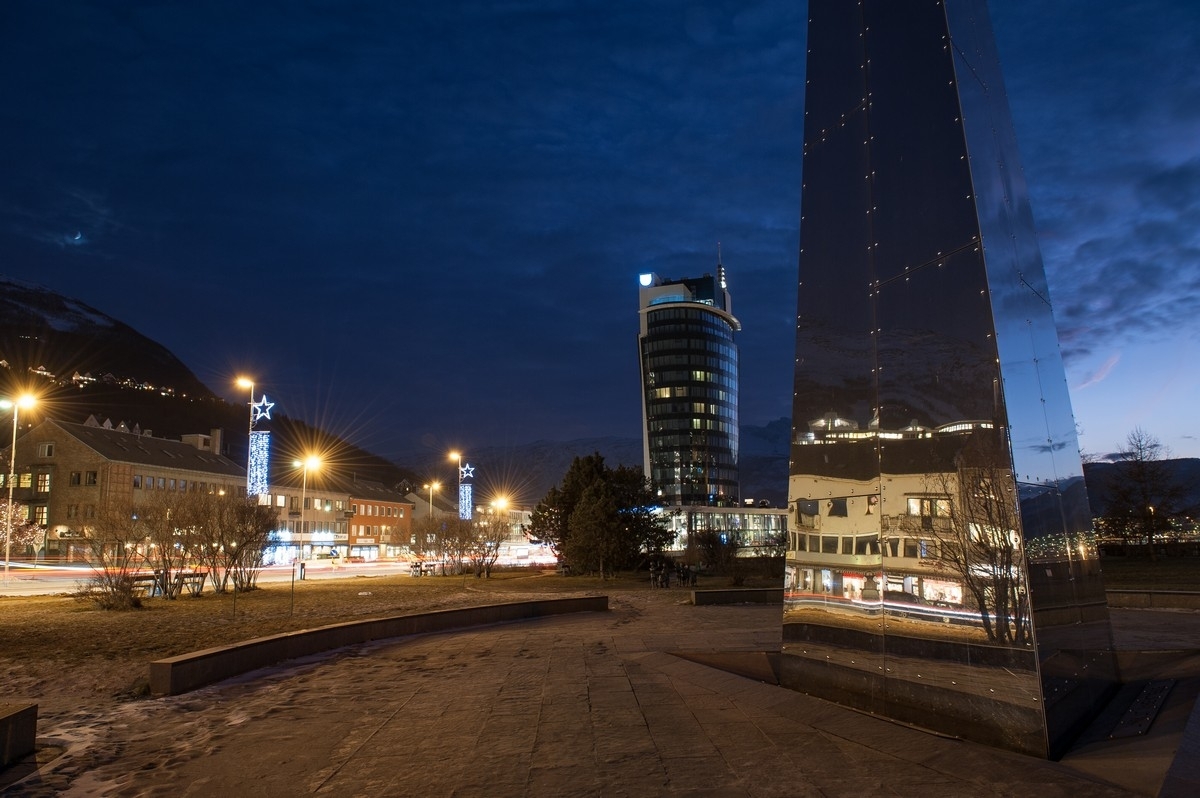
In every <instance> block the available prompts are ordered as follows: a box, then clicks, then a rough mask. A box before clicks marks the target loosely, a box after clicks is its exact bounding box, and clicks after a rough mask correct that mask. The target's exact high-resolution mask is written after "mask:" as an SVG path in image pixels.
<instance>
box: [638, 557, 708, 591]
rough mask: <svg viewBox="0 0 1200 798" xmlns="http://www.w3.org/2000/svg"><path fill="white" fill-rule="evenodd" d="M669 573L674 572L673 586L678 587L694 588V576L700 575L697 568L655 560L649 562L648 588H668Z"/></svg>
mask: <svg viewBox="0 0 1200 798" xmlns="http://www.w3.org/2000/svg"><path fill="white" fill-rule="evenodd" d="M671 571H674V572H675V584H677V585H679V586H680V587H695V586H696V576H697V575H698V574H699V573H700V568H699V566H697V565H695V564H692V565H688V564H686V563H682V562H672V561H670V560H667V559H656V560H651V561H650V587H664V588H665V587H670V586H671Z"/></svg>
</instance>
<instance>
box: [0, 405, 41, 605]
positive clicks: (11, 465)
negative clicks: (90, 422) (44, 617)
mask: <svg viewBox="0 0 1200 798" xmlns="http://www.w3.org/2000/svg"><path fill="white" fill-rule="evenodd" d="M35 404H37V399H36V398H34V397H33V396H31V395H30V394H24V395H23V396H19V397H17V398H16V399H3V400H0V408H4V409H6V410H7V409H8V408H10V407H11V408H12V414H13V431H12V449H10V450H9V452H8V479H6V480H5V482H7V483H8V505H7V506H5V508H4V584H6V585H7V584H8V562H9V557H10V555H11V554H12V518H13V483H14V482H15V481H16V479H17V416H18V415H19V411H20V409H21V408H22V407H24V408H30V407H33V406H34V405H35ZM47 545H49V544H47Z"/></svg>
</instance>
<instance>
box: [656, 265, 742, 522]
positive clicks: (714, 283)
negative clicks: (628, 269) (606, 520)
mask: <svg viewBox="0 0 1200 798" xmlns="http://www.w3.org/2000/svg"><path fill="white" fill-rule="evenodd" d="M639 283H640V285H641V287H640V289H639V291H638V305H639V315H640V317H641V332H640V334H639V335H638V345H639V349H640V351H641V363H642V419H643V426H642V434H643V439H642V440H643V444H642V446H643V451H644V456H645V471H646V475H647V476H648V477H649V478H650V479H651V481H652V483H653V485H654V487H655V488H656V489H657V490H658V491H659V495H660V497H661V499H662V502H663V504H664V505H675V506H678V505H692V506H695V505H699V506H704V505H708V506H724V505H728V504H731V503H734V502H736V501H737V499H738V352H737V345H736V344H735V343H734V340H733V334H734V333H735V332H737V331H738V330H739V329H741V325H739V324H738V320H737V319H736V318H734V316H733V313H732V310H731V306H730V301H729V291H728V288H727V286H726V284H725V267H724V266H722V265H721V264H720V263H719V262H718V264H717V274H716V276H713V275H711V274H705V275H704V276H703V277H695V278H685V279H682V280H663V279H660V278H659V277H658V275H655V274H643V275H641V276H640V278H639Z"/></svg>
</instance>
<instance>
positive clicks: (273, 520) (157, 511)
mask: <svg viewBox="0 0 1200 798" xmlns="http://www.w3.org/2000/svg"><path fill="white" fill-rule="evenodd" d="M278 525H279V512H278V510H277V509H276V508H274V507H269V506H262V505H259V504H258V503H257V502H255V501H253V500H247V499H241V498H236V497H233V496H222V495H218V494H210V493H201V492H198V491H197V492H187V493H174V492H167V491H158V492H156V493H154V494H153V495H152V498H150V499H149V500H148V501H145V502H141V503H138V504H136V505H135V504H133V503H132V502H131V501H126V502H114V503H112V504H110V505H109V506H108V507H106V508H105V509H104V511H103V512H101V513H100V516H99V517H98V518H97V519H96V521H95V523H94V524H92V525H91V529H90V530H89V535H88V544H89V548H90V553H91V564H92V566H93V571H94V574H95V575H94V576H93V578H92V580H91V583H90V584H89V586H88V588H87V590H86V591H85V592H86V594H87V595H88V596H89V597H90V598H93V599H94V600H96V602H97V603H99V604H100V605H101V606H103V607H106V608H122V607H128V606H135V605H136V604H137V597H136V596H135V595H134V589H133V588H134V583H133V576H134V574H135V573H137V572H139V571H143V570H146V569H151V570H153V571H156V572H157V573H158V578H159V580H160V584H161V585H163V586H166V585H170V584H171V583H172V580H173V579H174V577H175V576H176V575H177V574H178V573H180V572H181V571H183V570H191V569H197V568H198V569H203V570H205V571H206V572H207V573H208V577H207V578H208V580H209V583H210V584H211V585H212V587H213V590H215V591H216V592H218V593H224V592H226V591H227V590H229V589H231V588H232V589H233V590H236V591H246V590H252V589H254V588H255V587H256V586H257V580H258V574H259V572H260V570H261V569H262V564H263V555H264V553H265V552H266V550H267V548H268V547H269V546H270V545H271V542H272V541H271V534H272V532H273V531H274V530H275V529H276V528H277V527H278ZM169 597H170V596H168V598H169Z"/></svg>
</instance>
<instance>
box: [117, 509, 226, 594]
mask: <svg viewBox="0 0 1200 798" xmlns="http://www.w3.org/2000/svg"><path fill="white" fill-rule="evenodd" d="M203 498H206V496H205V495H204V494H199V493H176V492H174V491H155V492H154V493H152V494H151V495H150V496H149V497H148V499H147V500H146V501H145V502H142V503H141V504H139V505H137V506H136V508H135V509H134V520H135V523H137V525H138V528H139V530H140V532H141V533H142V538H143V542H144V545H145V547H146V549H145V551H146V560H147V561H148V562H149V563H150V565H151V566H152V567H153V568H154V570H155V571H156V572H157V573H158V578H159V584H160V586H161V587H162V594H163V597H164V598H175V595H174V593H173V592H172V591H171V589H170V585H171V584H172V580H173V579H174V577H175V576H176V574H178V573H179V572H180V571H182V570H184V569H185V568H186V567H187V566H188V565H189V564H190V563H191V562H194V558H195V552H196V549H197V548H198V544H199V541H200V539H201V533H202V530H203V529H204V527H205V525H206V524H207V523H208V519H207V518H206V517H205V510H206V508H205V507H204V506H203Z"/></svg>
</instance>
